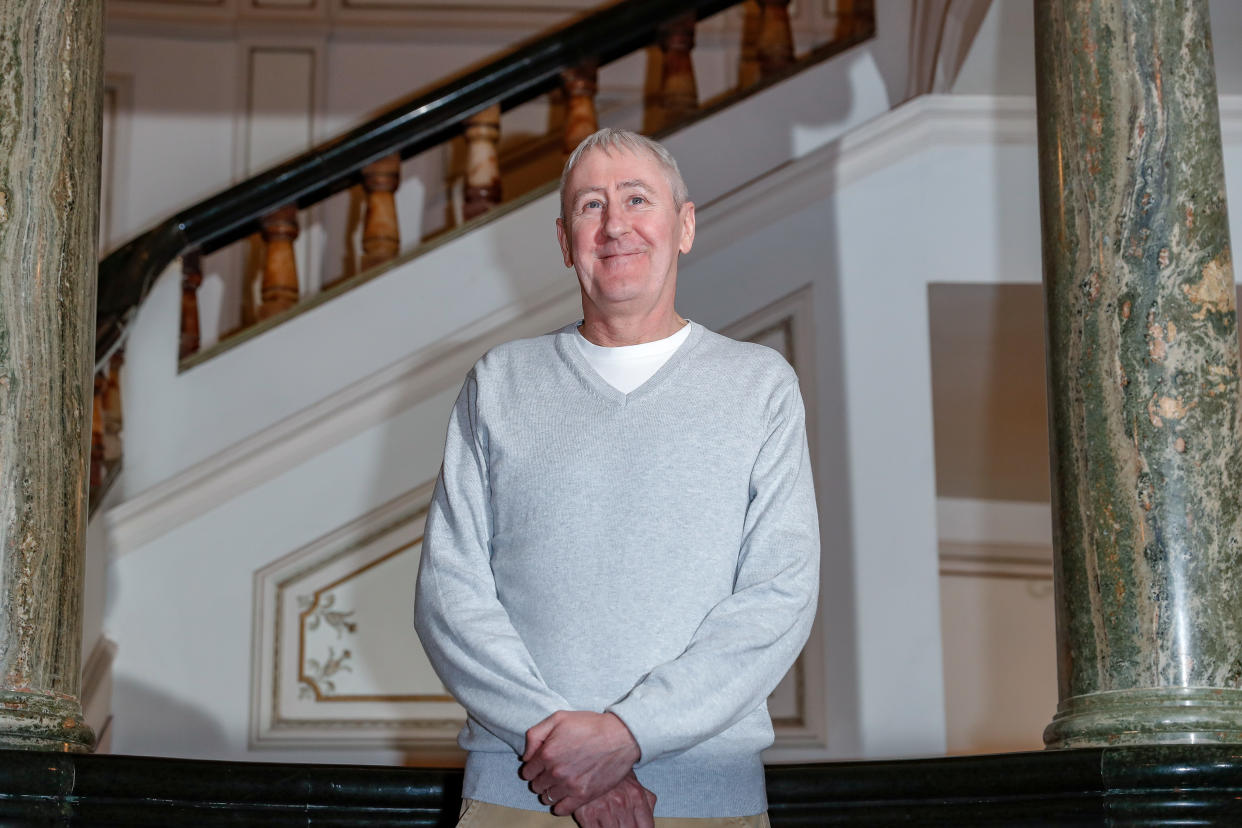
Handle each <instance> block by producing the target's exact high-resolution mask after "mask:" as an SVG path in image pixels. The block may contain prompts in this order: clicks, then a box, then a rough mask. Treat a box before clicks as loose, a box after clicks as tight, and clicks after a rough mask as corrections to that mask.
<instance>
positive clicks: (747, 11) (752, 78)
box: [737, 0, 763, 89]
mask: <svg viewBox="0 0 1242 828" xmlns="http://www.w3.org/2000/svg"><path fill="white" fill-rule="evenodd" d="M762 16H763V11H762V9H761V7H760V6H759V0H746V2H745V3H743V4H742V54H741V57H740V59H739V60H738V64H737V85H738V88H739V89H746V88H747V87H750V86H754V85H755V84H756V83H758V82H759V77H760V73H759V28H760V19H761V18H762Z"/></svg>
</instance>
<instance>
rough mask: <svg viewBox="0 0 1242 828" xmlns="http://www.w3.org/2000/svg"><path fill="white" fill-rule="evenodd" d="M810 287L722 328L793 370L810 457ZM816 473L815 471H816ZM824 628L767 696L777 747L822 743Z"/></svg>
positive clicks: (816, 629)
mask: <svg viewBox="0 0 1242 828" xmlns="http://www.w3.org/2000/svg"><path fill="white" fill-rule="evenodd" d="M811 326H812V305H811V289H810V287H809V286H808V287H805V288H802V289H800V290H798V291H796V292H794V293H792V294H790V295H788V296H786V297H784V298H783V299H779V300H777V301H776V302H774V303H772V304H771V305H768V306H767V307H765V308H763V309H761V310H759V311H757V312H755V313H753V314H751V315H750V316H747V317H746V318H745V319H741V320H739V321H738V322H735V323H734V324H732V325H730V326H729V327H728V328H725V329H724V330H723V331H722V333H724V334H725V335H726V336H730V337H732V338H734V339H739V340H745V341H749V342H757V343H759V344H761V345H767V346H768V347H769V348H773V349H774V350H776V351H778V352H779V353H780V354H781V355H782V356H784V357H785V359H787V360H788V361H789V364H790V365H792V366H793V368H794V371H795V372H796V373H797V374H798V382H799V385H800V386H801V390H802V398H803V404H804V405H805V406H806V420H807V423H808V432H807V440H808V442H809V443H810V446H811V457H812V458H814V457H816V456H817V453H816V451H815V435H814V433H813V428H811V427H810V424H812V423H814V422H815V421H816V419H817V418H816V416H815V394H814V384H813V381H814V376H815V370H814V366H813V364H812V360H813V357H814V344H813V331H812V327H811ZM815 472H816V477H817V478H818V476H819V475H818V470H815ZM824 658H825V654H824V633H823V625H822V623H821V622H820V620H819V618H816V621H815V625H814V627H812V629H811V635H810V638H809V639H808V640H807V644H806V646H805V647H804V648H803V650H802V654H801V655H799V656H798V660H797V661H796V662H794V665H793V667H792V668H791V669H790V670H789V673H788V674H786V676H785V678H784V679H782V680H781V683H780V684H779V685H777V687H776V690H775V691H774V692H773V693H772V695H771V696H769V697H768V711H769V712H770V713H771V714H772V725H773V727H774V728H775V730H776V747H778V748H781V747H824V746H826V745H827V738H828V737H827V734H828V730H827V722H826V720H825V712H824V711H825V710H826V709H827V708H826V700H825V688H824Z"/></svg>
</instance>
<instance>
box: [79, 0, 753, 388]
mask: <svg viewBox="0 0 1242 828" xmlns="http://www.w3.org/2000/svg"><path fill="white" fill-rule="evenodd" d="M738 2H739V0H622V2H619V3H616V4H615V5H612V6H608V7H606V8H604V9H602V10H601V11H598V12H595V13H593V14H590V15H587V16H585V17H583V18H581V19H579V20H577V21H575V22H572V23H570V24H568V25H566V26H564V27H561V28H558V29H555V30H553V31H551V32H547V33H544V34H542V35H540V36H538V37H536V38H533V39H531V40H529V41H526V42H525V43H523V44H521V45H519V46H517V47H515V48H514V49H513V50H511V51H510V52H508V53H506V54H505V55H503V56H502V57H500V58H498V59H496V60H493V61H491V62H490V63H487V64H486V65H484V66H482V67H480V68H478V69H475V70H472V71H469V72H466V73H465V74H462V75H461V76H459V77H457V78H455V79H453V80H451V81H449V82H447V83H445V84H443V85H441V86H439V87H437V88H435V89H433V90H431V91H430V92H427V93H424V94H420V95H417V96H416V97H414V98H413V99H411V100H410V101H408V102H406V103H403V104H401V105H400V106H397V107H395V108H393V109H390V110H389V111H387V112H385V113H383V114H381V115H379V116H377V117H375V118H373V119H371V120H370V121H368V122H367V123H365V124H362V125H361V126H359V127H357V128H355V129H353V130H351V131H349V132H347V133H345V134H344V135H341V136H339V137H337V138H335V139H332V140H330V141H327V142H325V143H323V144H320V145H319V146H317V147H314V148H313V149H311V150H309V151H307V152H305V153H303V154H301V155H299V156H297V157H296V158H293V159H291V160H289V161H286V162H284V163H282V164H279V165H277V166H275V167H272V168H271V169H269V170H267V171H265V172H263V173H260V174H259V175H256V176H254V177H253V178H250V179H247V180H246V181H243V182H241V183H240V184H237V185H235V186H233V187H230V188H229V189H227V190H225V191H223V192H221V193H219V194H217V195H215V196H212V197H210V198H208V199H206V200H204V201H201V202H199V203H198V204H195V205H194V206H192V207H189V208H187V209H185V210H183V211H181V212H180V213H178V214H177V215H175V216H173V217H172V218H170V219H168V220H166V221H164V222H163V223H161V224H160V225H158V226H156V227H154V228H152V229H151V230H149V231H147V232H146V233H144V234H142V235H140V236H138V237H137V238H135V239H133V240H132V241H130V242H128V243H127V244H125V245H124V246H122V247H120V248H118V249H117V250H115V251H114V252H113V253H111V254H110V255H108V256H107V257H106V258H105V259H103V261H101V262H100V265H99V293H98V299H97V307H96V331H95V360H96V369H97V370H99V369H100V368H101V367H102V366H103V365H104V364H105V363H106V362H107V360H108V358H109V356H110V355H111V353H112V352H113V351H114V350H115V349H116V348H117V347H119V346H120V344H121V341H122V339H123V336H124V330H125V326H126V325H127V323H128V320H129V318H130V317H131V316H132V314H133V313H134V311H135V310H136V309H137V307H138V305H139V304H140V303H141V302H142V300H143V299H144V298H145V297H146V295H147V293H148V292H149V291H150V289H151V286H152V285H153V284H154V282H155V280H156V279H157V278H158V277H159V275H160V274H161V273H163V272H164V270H166V269H167V268H168V266H169V265H170V264H172V262H173V261H174V260H175V259H176V258H177V257H178V256H180V255H181V254H182V253H184V252H186V251H188V250H199V251H201V252H203V253H208V252H211V251H212V250H216V249H218V248H220V247H223V246H224V245H227V244H229V243H231V242H234V241H237V240H238V239H241V238H243V237H245V236H247V235H249V234H251V233H253V232H255V231H256V230H257V229H258V223H259V220H260V219H261V218H262V217H263V216H265V215H267V214H269V213H271V212H273V211H274V210H276V209H278V208H280V207H283V206H285V205H289V204H297V205H298V206H299V207H307V206H310V205H311V204H314V203H316V202H318V201H321V200H322V199H324V198H326V197H327V196H329V195H332V194H333V193H335V192H337V191H339V190H342V189H344V188H345V187H348V186H350V185H352V184H354V183H356V181H357V179H358V176H359V173H360V171H361V169H362V168H363V167H364V166H366V165H367V164H369V163H371V162H373V161H375V160H377V159H379V158H382V157H384V156H386V155H391V154H393V153H400V154H401V155H402V156H411V155H415V154H417V153H419V152H422V151H424V150H426V149H430V148H431V147H434V146H436V145H437V144H440V143H442V142H443V141H445V140H447V139H449V138H451V137H454V135H455V134H456V132H457V131H458V130H459V128H460V124H461V122H462V121H463V120H465V119H466V118H467V117H469V116H470V115H472V114H474V113H476V112H478V111H480V110H482V109H484V108H486V107H488V106H491V105H493V104H496V103H499V104H500V105H501V107H502V108H506V109H507V108H512V107H514V106H517V105H518V104H521V103H524V102H526V101H528V100H530V99H532V98H534V97H536V96H538V95H540V94H543V93H544V92H547V91H549V90H550V89H552V88H553V87H554V86H556V85H557V84H558V83H559V80H560V73H561V72H562V71H564V70H566V69H570V68H572V67H575V66H577V65H579V64H581V63H583V62H584V61H596V62H598V63H599V64H601V65H602V64H605V63H608V62H610V61H612V60H615V59H617V58H619V57H622V56H624V55H627V54H629V53H630V52H633V51H635V50H636V49H639V48H642V47H644V46H647V45H648V44H650V43H652V42H654V41H655V39H656V37H657V34H658V31H659V28H660V26H661V25H662V24H664V23H666V22H668V21H670V20H672V19H674V18H677V17H679V16H682V15H686V14H690V13H693V14H695V16H696V17H698V18H700V19H701V18H704V17H708V16H710V15H712V14H715V13H717V12H719V11H722V10H723V9H725V8H727V7H729V6H732V5H736V4H737V3H738Z"/></svg>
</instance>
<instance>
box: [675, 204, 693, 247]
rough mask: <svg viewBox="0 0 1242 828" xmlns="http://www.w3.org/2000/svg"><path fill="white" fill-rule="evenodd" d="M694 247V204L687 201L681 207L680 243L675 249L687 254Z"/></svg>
mask: <svg viewBox="0 0 1242 828" xmlns="http://www.w3.org/2000/svg"><path fill="white" fill-rule="evenodd" d="M692 247H694V202H693V201H687V202H686V203H685V204H683V205H681V242H680V243H679V244H678V245H677V249H678V250H680V251H681V252H682V253H683V254H684V253H689V252H690V248H692Z"/></svg>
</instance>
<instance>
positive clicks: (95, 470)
mask: <svg viewBox="0 0 1242 828" xmlns="http://www.w3.org/2000/svg"><path fill="white" fill-rule="evenodd" d="M107 387H108V380H107V378H106V377H105V376H104V375H103V374H96V375H95V398H94V407H93V408H92V410H91V480H90V485H91V486H100V485H102V484H103V482H104V478H105V477H107V465H106V464H105V462H104V407H103V398H104V391H105V390H106V389H107Z"/></svg>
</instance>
